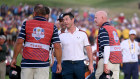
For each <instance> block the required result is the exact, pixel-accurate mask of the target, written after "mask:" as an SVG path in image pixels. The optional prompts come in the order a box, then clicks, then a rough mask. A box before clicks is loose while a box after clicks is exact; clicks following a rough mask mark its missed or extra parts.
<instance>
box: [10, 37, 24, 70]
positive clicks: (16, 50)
mask: <svg viewBox="0 0 140 79" xmlns="http://www.w3.org/2000/svg"><path fill="white" fill-rule="evenodd" d="M23 43H24V40H23V39H21V38H19V39H17V41H16V44H15V46H14V55H13V59H12V62H11V67H14V68H15V67H16V66H15V65H16V60H17V56H18V54H19V53H20V51H21V48H22V46H23Z"/></svg>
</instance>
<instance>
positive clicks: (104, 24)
mask: <svg viewBox="0 0 140 79" xmlns="http://www.w3.org/2000/svg"><path fill="white" fill-rule="evenodd" d="M106 25H110V23H109V22H105V23H103V24H102V27H103V26H106Z"/></svg>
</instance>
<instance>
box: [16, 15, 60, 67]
mask: <svg viewBox="0 0 140 79" xmlns="http://www.w3.org/2000/svg"><path fill="white" fill-rule="evenodd" d="M34 20H39V21H47V20H46V19H45V18H44V17H41V16H36V17H34ZM25 27H26V21H25V22H24V23H23V25H22V27H21V30H20V33H19V35H18V38H21V39H24V40H25V39H26V31H25V30H26V29H25ZM57 42H60V39H59V36H58V29H57V27H56V26H55V25H54V31H53V36H52V39H51V43H57ZM49 65H50V64H49V60H48V61H46V62H44V61H39V60H30V59H24V58H22V61H21V67H22V68H40V67H48V66H49Z"/></svg>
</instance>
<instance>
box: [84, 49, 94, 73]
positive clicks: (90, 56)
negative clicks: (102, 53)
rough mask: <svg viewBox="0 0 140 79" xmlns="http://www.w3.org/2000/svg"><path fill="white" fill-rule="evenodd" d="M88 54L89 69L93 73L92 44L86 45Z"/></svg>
mask: <svg viewBox="0 0 140 79" xmlns="http://www.w3.org/2000/svg"><path fill="white" fill-rule="evenodd" d="M85 48H86V51H87V56H88V58H89V70H90V72H91V73H92V72H93V55H92V49H91V47H90V46H86V47H85Z"/></svg>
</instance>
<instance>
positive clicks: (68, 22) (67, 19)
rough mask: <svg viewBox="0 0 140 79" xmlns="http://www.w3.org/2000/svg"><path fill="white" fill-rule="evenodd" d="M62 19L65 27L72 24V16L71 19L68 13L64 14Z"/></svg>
mask: <svg viewBox="0 0 140 79" xmlns="http://www.w3.org/2000/svg"><path fill="white" fill-rule="evenodd" d="M63 21H64V25H65V26H66V27H67V28H70V27H71V26H72V24H73V23H74V18H73V19H71V18H70V17H69V15H66V16H64V17H63Z"/></svg>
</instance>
